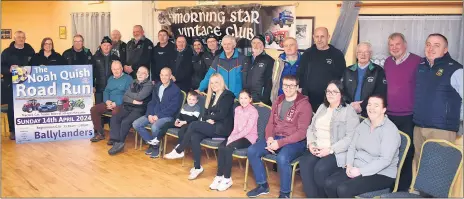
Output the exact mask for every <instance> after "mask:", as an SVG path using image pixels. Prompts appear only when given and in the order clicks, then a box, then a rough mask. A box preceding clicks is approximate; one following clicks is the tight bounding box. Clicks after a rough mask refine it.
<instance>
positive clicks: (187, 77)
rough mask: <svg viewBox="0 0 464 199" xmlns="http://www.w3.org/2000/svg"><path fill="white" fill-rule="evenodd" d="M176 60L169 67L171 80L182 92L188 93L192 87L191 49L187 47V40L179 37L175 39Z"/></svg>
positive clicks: (182, 36)
mask: <svg viewBox="0 0 464 199" xmlns="http://www.w3.org/2000/svg"><path fill="white" fill-rule="evenodd" d="M176 48H177V49H176V50H177V53H176V58H175V60H174V63H173V64H172V65H171V66H169V68H171V70H172V76H171V79H172V80H173V81H174V82H175V83H176V85H177V86H179V88H180V89H181V90H183V91H184V92H186V93H187V92H189V90H190V87H191V85H192V76H193V66H192V56H193V51H192V48H190V47H187V38H186V37H185V36H184V35H179V36H178V37H177V38H176Z"/></svg>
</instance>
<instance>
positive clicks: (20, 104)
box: [12, 65, 94, 143]
mask: <svg viewBox="0 0 464 199" xmlns="http://www.w3.org/2000/svg"><path fill="white" fill-rule="evenodd" d="M12 73H13V98H14V109H15V115H14V118H15V128H16V143H28V142H49V141H62V140H75V139H84V138H90V137H93V133H94V130H93V124H92V121H91V118H90V108H91V107H92V106H93V75H92V65H71V66H25V67H18V68H15V69H14V70H13V72H12Z"/></svg>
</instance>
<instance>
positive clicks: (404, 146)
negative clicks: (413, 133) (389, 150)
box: [393, 131, 411, 192]
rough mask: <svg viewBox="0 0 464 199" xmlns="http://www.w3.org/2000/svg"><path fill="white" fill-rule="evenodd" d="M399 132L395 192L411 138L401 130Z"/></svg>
mask: <svg viewBox="0 0 464 199" xmlns="http://www.w3.org/2000/svg"><path fill="white" fill-rule="evenodd" d="M399 133H400V136H401V144H400V148H399V153H398V156H399V161H398V172H397V173H396V180H395V187H394V188H393V192H396V191H397V190H398V185H399V182H400V174H401V169H402V168H403V164H404V160H405V159H406V154H408V151H409V146H411V138H409V136H408V134H406V133H403V132H402V131H399Z"/></svg>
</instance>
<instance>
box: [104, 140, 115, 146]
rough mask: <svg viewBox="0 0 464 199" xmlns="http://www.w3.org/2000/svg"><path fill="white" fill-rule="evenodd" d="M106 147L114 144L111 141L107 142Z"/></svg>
mask: <svg viewBox="0 0 464 199" xmlns="http://www.w3.org/2000/svg"><path fill="white" fill-rule="evenodd" d="M106 144H107V145H109V146H111V145H113V144H114V141H113V140H108V142H107V143H106Z"/></svg>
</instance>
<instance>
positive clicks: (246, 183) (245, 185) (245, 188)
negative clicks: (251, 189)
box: [243, 158, 249, 191]
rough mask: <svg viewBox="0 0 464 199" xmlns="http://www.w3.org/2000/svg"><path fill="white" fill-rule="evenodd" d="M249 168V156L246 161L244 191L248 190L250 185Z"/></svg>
mask: <svg viewBox="0 0 464 199" xmlns="http://www.w3.org/2000/svg"><path fill="white" fill-rule="evenodd" d="M248 168H249V162H248V158H247V160H246V163H245V183H244V185H243V191H246V190H247V185H248Z"/></svg>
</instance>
